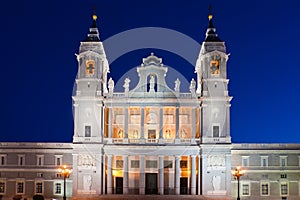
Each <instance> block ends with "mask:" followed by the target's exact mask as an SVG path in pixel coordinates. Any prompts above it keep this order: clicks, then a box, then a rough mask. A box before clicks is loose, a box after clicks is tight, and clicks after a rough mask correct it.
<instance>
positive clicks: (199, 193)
mask: <svg viewBox="0 0 300 200" xmlns="http://www.w3.org/2000/svg"><path fill="white" fill-rule="evenodd" d="M201 173H202V171H201V156H200V155H198V180H197V181H198V195H201V191H202V190H201V176H200V175H201Z"/></svg>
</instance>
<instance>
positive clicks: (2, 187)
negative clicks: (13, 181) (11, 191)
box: [0, 181, 5, 194]
mask: <svg viewBox="0 0 300 200" xmlns="http://www.w3.org/2000/svg"><path fill="white" fill-rule="evenodd" d="M0 194H5V181H0Z"/></svg>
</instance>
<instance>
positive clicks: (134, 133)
mask: <svg viewBox="0 0 300 200" xmlns="http://www.w3.org/2000/svg"><path fill="white" fill-rule="evenodd" d="M133 138H135V139H137V138H138V131H137V130H133Z"/></svg>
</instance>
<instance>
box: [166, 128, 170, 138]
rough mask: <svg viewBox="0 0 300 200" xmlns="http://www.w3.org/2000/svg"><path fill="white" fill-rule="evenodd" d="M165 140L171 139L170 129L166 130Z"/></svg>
mask: <svg viewBox="0 0 300 200" xmlns="http://www.w3.org/2000/svg"><path fill="white" fill-rule="evenodd" d="M166 138H167V139H169V138H171V130H170V129H167V130H166Z"/></svg>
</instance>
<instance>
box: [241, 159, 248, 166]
mask: <svg viewBox="0 0 300 200" xmlns="http://www.w3.org/2000/svg"><path fill="white" fill-rule="evenodd" d="M242 166H243V167H248V166H249V156H243V157H242Z"/></svg>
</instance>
